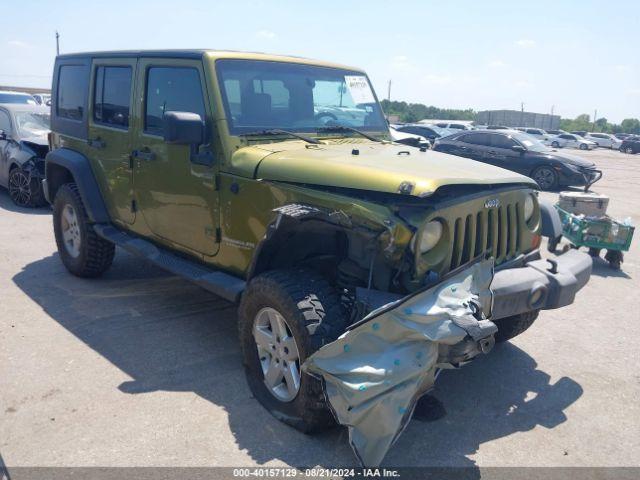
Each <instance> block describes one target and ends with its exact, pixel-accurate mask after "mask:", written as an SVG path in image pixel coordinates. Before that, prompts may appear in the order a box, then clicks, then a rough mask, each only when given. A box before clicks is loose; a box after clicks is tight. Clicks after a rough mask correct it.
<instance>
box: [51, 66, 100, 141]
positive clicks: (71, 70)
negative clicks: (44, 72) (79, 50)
mask: <svg viewBox="0 0 640 480" xmlns="http://www.w3.org/2000/svg"><path fill="white" fill-rule="evenodd" d="M90 63H91V59H90V58H88V57H75V56H71V57H67V58H65V57H62V58H58V59H57V60H56V65H55V67H54V75H53V91H52V96H51V113H52V115H51V130H52V131H54V132H56V133H59V134H62V135H68V136H71V137H75V138H79V139H81V140H86V139H87V133H88V128H87V116H88V114H87V111H88V110H87V105H88V96H89V76H90V68H89V65H90Z"/></svg>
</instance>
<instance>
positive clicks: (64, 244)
mask: <svg viewBox="0 0 640 480" xmlns="http://www.w3.org/2000/svg"><path fill="white" fill-rule="evenodd" d="M53 231H54V234H55V237H56V244H57V246H58V253H59V254H60V259H61V260H62V263H63V264H64V266H65V267H66V268H67V270H69V272H71V273H73V274H74V275H77V276H78V277H97V276H99V275H101V274H102V273H104V272H105V271H106V270H107V269H108V268H109V267H110V266H111V263H112V262H113V256H114V255H115V245H114V244H113V243H110V242H107V241H106V240H104V239H103V238H100V237H99V236H98V235H97V234H96V232H95V231H94V230H93V227H92V225H91V224H90V222H89V218H88V217H87V212H86V211H85V209H84V204H83V203H82V198H81V197H80V193H79V192H78V187H77V186H76V184H75V183H66V184H64V185H62V186H61V187H60V188H59V189H58V191H57V193H56V196H55V200H54V201H53Z"/></svg>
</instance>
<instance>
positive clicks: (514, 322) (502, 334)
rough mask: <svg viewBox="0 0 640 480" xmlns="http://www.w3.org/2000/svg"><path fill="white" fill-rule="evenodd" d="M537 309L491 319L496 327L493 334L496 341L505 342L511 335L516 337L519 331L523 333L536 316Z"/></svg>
mask: <svg viewBox="0 0 640 480" xmlns="http://www.w3.org/2000/svg"><path fill="white" fill-rule="evenodd" d="M538 313H539V310H533V311H531V312H525V313H521V314H519V315H513V316H512V317H505V318H501V319H499V320H493V323H495V324H496V327H498V332H497V333H496V334H495V339H496V342H497V343H500V342H506V341H507V340H511V339H512V338H513V337H517V336H518V335H520V334H521V333H524V332H525V331H526V330H527V329H528V328H529V327H530V326H531V325H533V322H535V321H536V318H538Z"/></svg>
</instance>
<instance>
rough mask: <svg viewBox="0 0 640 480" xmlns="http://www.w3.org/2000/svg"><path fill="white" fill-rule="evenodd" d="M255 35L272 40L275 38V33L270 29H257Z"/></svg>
mask: <svg viewBox="0 0 640 480" xmlns="http://www.w3.org/2000/svg"><path fill="white" fill-rule="evenodd" d="M256 37H258V38H263V39H265V40H273V39H274V38H276V34H275V33H274V32H272V31H271V30H258V31H257V32H256Z"/></svg>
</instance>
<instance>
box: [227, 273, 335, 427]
mask: <svg viewBox="0 0 640 480" xmlns="http://www.w3.org/2000/svg"><path fill="white" fill-rule="evenodd" d="M346 324H347V321H346V315H345V314H344V313H343V307H342V304H341V302H340V297H339V295H338V293H337V291H336V290H335V289H334V288H333V287H331V286H330V285H329V284H328V283H327V282H326V281H325V280H324V279H323V278H322V277H321V276H320V275H318V274H317V273H315V272H314V271H312V270H303V269H298V270H274V271H271V272H267V273H264V274H262V275H260V276H258V277H256V278H255V279H253V280H252V281H251V282H250V283H249V286H248V287H247V289H246V290H245V292H244V293H243V295H242V300H241V302H240V308H239V334H240V345H241V348H242V355H243V361H244V364H245V373H246V376H247V382H248V384H249V388H251V391H252V392H253V395H254V396H255V398H256V399H257V400H258V401H259V402H260V403H261V404H262V405H263V406H264V407H265V408H266V409H267V410H268V411H269V413H271V414H272V415H273V416H274V417H276V418H277V419H279V420H280V421H282V422H284V423H287V424H289V425H291V426H292V427H294V428H296V429H298V430H301V431H303V432H305V433H312V432H317V431H321V430H324V429H327V428H329V427H331V426H333V425H335V421H334V420H333V416H332V415H331V412H330V411H329V408H328V407H327V405H326V403H325V399H324V394H323V391H322V384H321V383H320V380H318V379H316V378H314V377H311V376H310V375H306V374H303V373H302V369H301V366H302V364H303V363H304V361H305V360H306V359H307V358H308V357H309V356H310V355H311V354H313V353H314V352H315V351H316V350H318V349H319V348H320V347H321V346H322V345H325V344H327V343H329V342H332V341H333V340H335V339H336V338H338V336H339V335H340V334H341V333H343V332H344V330H345V328H346V326H347V325H346Z"/></svg>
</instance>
